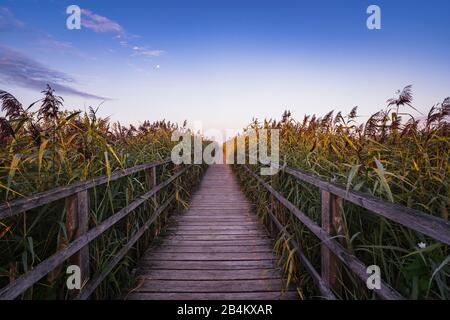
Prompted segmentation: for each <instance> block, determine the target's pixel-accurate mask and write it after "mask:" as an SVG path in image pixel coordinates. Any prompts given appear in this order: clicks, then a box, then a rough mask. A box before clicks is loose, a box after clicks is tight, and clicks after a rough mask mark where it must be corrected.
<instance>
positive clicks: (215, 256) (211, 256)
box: [144, 251, 276, 261]
mask: <svg viewBox="0 0 450 320" xmlns="http://www.w3.org/2000/svg"><path fill="white" fill-rule="evenodd" d="M275 257H276V256H275V255H274V254H273V253H271V252H244V253H233V252H232V253H227V252H196V253H190V252H187V253H183V252H177V253H170V252H167V253H166V252H159V251H158V252H152V253H150V255H147V256H145V257H144V260H167V261H169V260H175V261H181V260H189V261H198V260H201V261H204V260H227V261H233V260H265V259H272V258H275Z"/></svg>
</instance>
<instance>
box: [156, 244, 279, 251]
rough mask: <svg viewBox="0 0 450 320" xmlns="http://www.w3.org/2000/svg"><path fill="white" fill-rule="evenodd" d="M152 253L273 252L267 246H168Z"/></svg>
mask: <svg viewBox="0 0 450 320" xmlns="http://www.w3.org/2000/svg"><path fill="white" fill-rule="evenodd" d="M152 252H166V253H198V252H211V253H219V252H222V253H225V252H226V253H239V252H241V253H250V252H273V250H272V249H271V247H270V246H268V245H267V244H264V245H259V246H245V245H242V246H217V245H216V246H186V245H185V246H181V245H180V246H168V245H166V244H165V245H164V246H162V247H160V248H155V249H154V250H152Z"/></svg>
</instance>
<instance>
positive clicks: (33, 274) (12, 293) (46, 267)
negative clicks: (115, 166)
mask: <svg viewBox="0 0 450 320" xmlns="http://www.w3.org/2000/svg"><path fill="white" fill-rule="evenodd" d="M168 162H169V160H165V161H161V162H153V163H149V164H145V165H140V166H136V167H133V168H130V170H128V171H126V172H124V170H122V171H120V172H116V173H115V175H114V179H113V180H116V179H118V178H120V177H123V176H126V175H129V174H131V173H135V172H139V171H142V170H145V169H149V168H153V170H154V168H155V167H156V166H159V165H163V164H166V163H168ZM190 167H191V166H190V165H189V166H186V167H185V168H183V169H181V170H178V171H176V173H174V174H173V175H172V176H171V177H169V178H168V179H167V180H165V181H164V182H161V183H160V184H158V185H156V186H153V187H152V189H151V190H149V191H148V192H146V193H145V194H143V195H141V196H138V197H137V198H136V200H134V201H133V202H131V203H130V204H129V205H128V206H126V207H125V208H123V209H121V210H119V211H117V212H116V213H114V214H113V215H112V216H110V217H108V218H107V219H105V220H104V221H102V222H101V223H100V224H99V225H97V226H96V227H94V228H92V229H90V230H88V231H87V232H85V233H84V234H82V235H80V236H79V237H77V238H76V239H75V240H73V241H72V242H70V243H69V244H68V245H67V246H66V247H65V248H63V249H61V250H59V251H57V252H56V253H54V254H53V255H51V256H50V257H48V258H47V259H45V260H44V261H42V262H41V263H39V264H38V265H37V266H36V267H34V268H33V269H32V270H30V271H28V272H27V273H25V274H23V275H21V276H20V277H19V278H17V279H16V280H14V281H13V282H11V283H10V284H9V285H7V286H5V287H3V288H1V289H0V300H6V299H15V298H16V297H18V296H19V295H20V294H21V293H23V292H24V291H26V290H27V289H29V288H30V287H31V286H33V285H34V284H35V283H36V282H38V281H39V280H40V279H41V278H42V277H44V276H45V275H46V274H48V273H49V272H51V271H52V270H54V269H55V268H56V267H58V266H59V265H60V264H61V263H63V262H64V261H65V260H67V259H68V258H70V257H71V256H73V255H74V254H75V253H77V252H80V250H82V249H85V248H87V246H88V245H89V243H90V242H92V241H93V240H95V239H96V238H97V237H99V236H100V235H101V234H103V233H104V232H105V231H107V230H109V229H110V228H111V227H113V226H114V225H115V224H116V223H117V222H119V221H120V220H122V219H123V218H125V217H126V216H128V214H130V213H131V212H132V211H133V210H134V209H136V208H137V207H139V206H140V205H142V204H143V203H144V202H145V201H147V200H148V199H149V198H151V197H153V196H154V195H156V194H157V193H158V192H159V191H161V190H162V189H163V188H165V187H167V186H168V185H170V184H171V183H172V182H174V181H175V180H176V179H177V178H179V177H180V176H181V175H182V174H184V173H185V172H186V171H187V170H188V169H189V168H190ZM125 170H127V169H125ZM153 174H154V172H153ZM112 176H113V175H111V177H112ZM104 178H105V177H99V178H95V179H92V180H91V181H88V182H87V184H81V185H80V184H78V183H77V184H76V186H75V187H74V186H73V185H71V186H69V189H67V190H66V191H65V192H66V193H64V195H63V196H60V197H59V198H64V197H67V196H71V195H73V194H77V193H78V192H80V191H83V190H87V189H89V188H91V187H93V186H94V185H98V184H99V183H100V184H102V183H105V182H107V181H111V179H109V180H107V181H104ZM80 188H81V189H80ZM57 189H60V188H57ZM74 190H75V191H74ZM51 191H52V190H50V192H47V193H45V192H44V193H41V196H43V197H45V199H47V200H45V201H48V199H49V197H51V199H52V200H51V201H48V202H46V203H49V202H52V201H55V200H57V199H55V198H53V193H52V192H51ZM49 195H50V196H49ZM36 197H37V195H34V196H33V199H36V201H39V199H38V198H36ZM59 198H58V199H59ZM173 198H174V197H173V196H171V197H170V198H169V200H170V201H171V200H173ZM23 200H24V199H20V200H17V202H18V201H21V202H22V201H23ZM169 200H168V201H169ZM14 203H15V202H12V204H13V208H14V209H13V211H12V212H14V210H17V208H18V207H20V206H17V205H16V206H14ZM41 204H42V203H41ZM167 205H168V203H167V202H166V203H164V204H163V205H161V206H160V207H158V208H157V209H156V211H155V213H154V215H153V217H156V216H158V215H159V214H160V213H161V212H162V211H163V210H164V209H165V208H166V207H167ZM36 206H37V205H36ZM31 207H33V206H31ZM31 207H30V208H31ZM153 217H152V218H151V219H150V220H148V221H147V222H146V223H145V224H144V226H143V227H141V229H139V231H138V232H137V233H136V234H135V235H134V236H133V237H132V238H131V239H130V240H129V242H128V243H127V244H126V245H125V246H124V247H123V248H122V249H121V250H119V252H118V253H117V255H116V257H115V258H113V259H112V260H111V261H110V262H109V264H108V265H107V267H108V268H107V270H109V271H108V273H109V272H110V271H111V270H112V269H113V267H114V266H115V265H116V264H117V263H118V262H119V261H120V259H121V258H123V256H124V255H125V254H126V252H127V251H128V250H129V249H130V248H131V246H132V245H133V244H134V243H135V242H136V241H137V240H138V239H139V238H140V236H142V234H143V233H144V232H145V230H147V229H148V227H149V226H150V224H151V223H152V222H153V221H154V219H153ZM119 257H120V258H119ZM106 275H107V273H106V274H105V273H101V274H100V275H98V276H97V277H96V278H94V279H93V280H91V281H90V282H89V283H88V286H87V287H86V289H88V290H89V291H86V293H83V291H82V292H81V293H80V297H84V298H86V297H87V296H89V295H90V294H91V293H92V292H93V290H95V288H96V287H97V286H98V284H99V283H100V282H101V280H103V279H104V278H105V276H106Z"/></svg>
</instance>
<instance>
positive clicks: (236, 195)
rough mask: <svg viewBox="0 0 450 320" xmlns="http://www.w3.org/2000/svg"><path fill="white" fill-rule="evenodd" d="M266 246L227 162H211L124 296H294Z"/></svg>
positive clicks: (261, 228)
mask: <svg viewBox="0 0 450 320" xmlns="http://www.w3.org/2000/svg"><path fill="white" fill-rule="evenodd" d="M272 248H273V242H272V239H271V238H270V237H269V236H268V234H267V232H266V230H265V229H264V226H263V225H262V224H261V222H259V221H258V219H257V217H256V215H255V214H254V213H253V212H252V210H251V205H250V203H249V202H248V201H247V199H246V198H245V196H244V195H243V194H242V192H241V190H240V188H239V184H238V182H237V179H236V178H235V176H234V174H233V172H232V171H231V168H230V167H229V166H227V165H212V166H210V167H209V168H208V170H207V171H206V173H205V176H204V178H203V180H202V182H201V184H200V188H199V190H198V191H197V192H196V193H195V194H194V195H193V197H192V201H191V205H190V207H189V210H188V211H187V212H185V213H182V214H180V215H177V216H175V217H174V219H173V222H172V223H171V224H170V226H169V229H168V230H167V233H166V236H165V237H164V238H163V240H162V243H161V245H160V246H159V247H157V248H156V249H155V248H152V249H151V250H149V251H148V252H147V253H146V254H145V255H144V257H143V259H142V260H141V262H140V264H139V266H138V272H139V277H140V281H139V285H138V287H137V288H135V289H134V290H133V291H132V292H130V293H129V294H128V295H127V299H145V300H150V299H151V300H154V299H177V300H180V299H295V298H296V293H295V292H294V291H288V292H286V291H284V290H283V288H284V286H283V281H282V280H281V272H280V271H279V270H278V269H277V268H276V256H275V255H274V253H273V252H272ZM283 291H284V292H283Z"/></svg>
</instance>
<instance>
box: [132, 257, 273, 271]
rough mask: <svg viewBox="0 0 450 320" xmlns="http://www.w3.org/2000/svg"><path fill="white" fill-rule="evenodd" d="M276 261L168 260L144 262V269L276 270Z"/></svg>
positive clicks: (142, 264)
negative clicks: (180, 261)
mask: <svg viewBox="0 0 450 320" xmlns="http://www.w3.org/2000/svg"><path fill="white" fill-rule="evenodd" d="M276 261H277V260H276V259H267V260H234V261H230V260H222V261H214V260H209V261H205V260H203V261H202V260H199V261H183V263H182V264H180V263H174V262H173V261H167V260H142V261H141V264H140V266H141V267H142V268H151V269H165V270H185V269H190V270H230V269H232V270H242V269H264V268H276Z"/></svg>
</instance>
